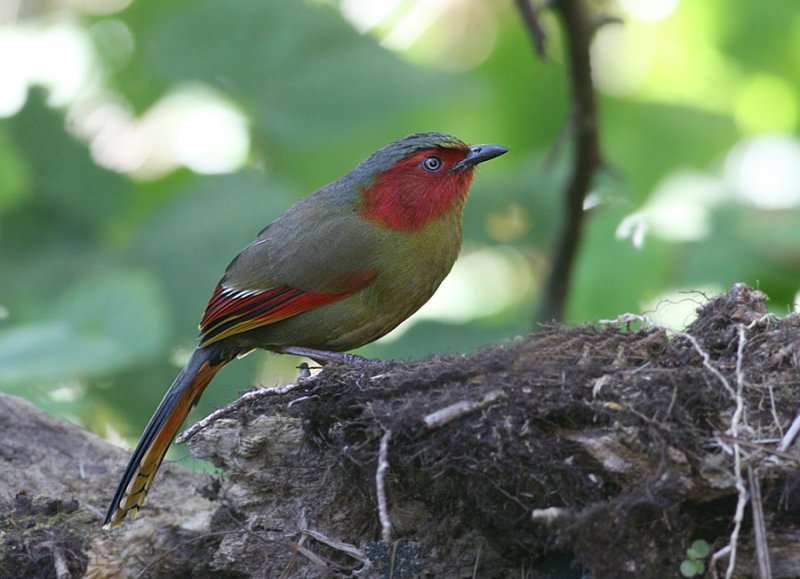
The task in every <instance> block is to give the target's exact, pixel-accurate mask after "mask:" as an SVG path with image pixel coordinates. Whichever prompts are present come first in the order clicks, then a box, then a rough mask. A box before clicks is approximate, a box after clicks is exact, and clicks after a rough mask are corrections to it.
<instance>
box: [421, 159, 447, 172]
mask: <svg viewBox="0 0 800 579" xmlns="http://www.w3.org/2000/svg"><path fill="white" fill-rule="evenodd" d="M442 165H444V163H443V162H442V159H441V158H440V157H437V156H436V155H428V156H427V157H425V159H424V160H423V161H422V168H423V169H425V170H426V171H428V172H429V173H436V171H438V170H439V169H441V168H442Z"/></svg>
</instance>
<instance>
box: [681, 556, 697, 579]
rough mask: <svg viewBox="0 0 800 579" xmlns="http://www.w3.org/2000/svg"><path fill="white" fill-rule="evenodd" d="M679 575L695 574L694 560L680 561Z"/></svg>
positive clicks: (689, 575)
mask: <svg viewBox="0 0 800 579" xmlns="http://www.w3.org/2000/svg"><path fill="white" fill-rule="evenodd" d="M681 575H683V576H684V577H694V576H695V575H697V567H695V565H694V561H690V560H688V559H686V560H685V561H684V562H683V563H681Z"/></svg>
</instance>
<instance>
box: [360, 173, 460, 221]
mask: <svg viewBox="0 0 800 579" xmlns="http://www.w3.org/2000/svg"><path fill="white" fill-rule="evenodd" d="M472 175H473V171H471V170H470V171H463V172H461V171H459V172H454V173H450V174H447V175H443V176H442V177H441V178H440V179H437V180H435V181H434V182H432V180H431V179H427V178H424V177H422V178H414V177H411V176H409V175H394V174H393V173H392V172H391V171H387V172H385V173H382V174H381V175H379V176H378V178H377V179H376V181H375V183H373V185H371V186H370V187H368V188H366V189H365V190H364V191H363V197H362V199H363V201H362V204H361V208H360V212H361V216H362V217H363V218H364V219H367V220H368V221H372V222H375V223H378V224H380V225H382V226H384V227H386V228H388V229H392V230H394V231H404V232H409V233H413V232H416V231H419V230H421V229H422V228H424V227H425V226H426V225H428V224H429V223H431V222H433V221H437V220H439V219H441V218H442V217H444V216H446V215H448V214H450V213H452V212H454V211H455V212H458V213H460V212H461V209H462V208H463V206H464V201H465V200H466V197H467V192H468V191H469V187H470V185H471V184H472Z"/></svg>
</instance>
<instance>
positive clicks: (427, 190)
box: [353, 133, 508, 232]
mask: <svg viewBox="0 0 800 579" xmlns="http://www.w3.org/2000/svg"><path fill="white" fill-rule="evenodd" d="M506 151H508V149H506V148H505V147H501V146H499V145H475V146H472V147H470V146H469V145H467V144H465V143H464V142H462V141H460V140H459V139H456V138H455V137H451V136H450V135H445V134H442V133H417V134H414V135H409V136H407V137H404V138H402V139H400V140H398V141H395V142H394V143H391V144H389V145H387V146H385V147H384V148H382V149H380V150H379V151H377V152H376V153H374V154H373V155H372V156H370V157H369V158H368V159H366V160H365V161H363V162H362V163H361V164H360V165H358V167H356V168H355V169H354V170H353V172H354V173H356V174H357V175H359V176H360V177H362V185H361V187H360V193H361V199H360V209H359V210H360V213H361V215H362V217H364V218H365V219H367V220H368V221H372V222H375V223H378V224H380V225H382V226H384V227H387V228H388V229H392V230H396V231H406V232H414V231H418V230H420V229H422V228H423V227H424V226H425V225H427V224H428V223H430V222H431V221H433V220H436V219H439V218H441V217H442V216H444V215H445V214H448V213H450V212H452V211H459V212H460V210H461V208H462V207H463V205H464V200H465V199H466V196H467V192H468V191H469V187H470V185H471V184H472V176H473V172H474V170H475V166H476V165H478V163H482V162H483V161H488V160H489V159H493V158H495V157H498V156H500V155H502V154H503V153H505V152H506Z"/></svg>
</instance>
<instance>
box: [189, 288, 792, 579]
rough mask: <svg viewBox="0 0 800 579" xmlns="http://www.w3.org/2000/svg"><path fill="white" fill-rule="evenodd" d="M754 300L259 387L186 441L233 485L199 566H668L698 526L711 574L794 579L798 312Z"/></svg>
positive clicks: (365, 572)
mask: <svg viewBox="0 0 800 579" xmlns="http://www.w3.org/2000/svg"><path fill="white" fill-rule="evenodd" d="M765 299H766V297H765V296H764V295H763V294H762V293H760V292H758V291H754V290H751V289H750V288H747V287H746V286H743V285H736V286H734V288H733V289H732V290H731V292H729V293H728V294H725V295H723V296H721V297H719V298H717V299H714V300H712V301H710V302H709V303H707V304H706V305H705V306H703V307H702V308H701V309H700V311H699V317H698V319H697V321H696V322H695V323H694V324H692V325H691V326H690V327H689V328H688V329H687V330H686V331H685V333H680V332H671V331H668V330H667V329H665V328H661V327H657V326H655V325H654V324H650V323H649V322H648V320H646V319H644V318H640V317H636V316H629V317H627V318H625V319H622V320H621V321H618V322H616V323H605V324H597V325H585V326H581V327H577V328H564V327H560V326H550V327H545V328H543V329H542V330H541V331H539V332H537V333H536V334H533V335H531V336H529V337H527V338H525V339H518V340H516V341H514V342H512V343H509V344H506V345H503V346H500V347H493V348H489V349H486V350H484V351H482V352H479V353H478V354H476V355H474V356H470V357H463V356H458V357H437V358H433V359H431V360H429V361H426V362H421V363H405V362H386V363H381V364H379V365H375V366H372V365H369V366H363V367H328V368H326V369H325V370H324V371H323V372H321V373H320V374H319V375H317V376H316V377H315V378H313V379H310V380H306V381H303V382H301V383H299V384H298V385H297V387H296V388H294V389H293V390H291V391H289V392H286V391H284V392H283V393H282V394H278V395H266V396H261V397H260V400H257V401H255V402H249V403H248V404H247V405H244V406H243V407H240V408H238V409H237V410H236V411H235V412H233V413H231V414H230V416H228V417H226V418H222V419H220V420H217V421H215V422H214V423H213V424H212V425H211V426H210V427H209V428H206V429H205V430H203V431H201V432H200V434H199V435H197V436H196V437H195V438H194V439H193V440H192V443H191V444H192V447H193V452H195V454H197V455H199V456H202V457H205V458H209V459H210V460H212V461H213V462H215V463H216V464H217V465H219V466H221V467H223V468H224V469H225V471H226V473H227V476H228V479H229V480H228V481H226V482H225V483H224V484H223V486H222V489H221V493H220V499H221V501H222V505H223V506H222V507H221V508H220V510H219V512H218V514H217V516H216V517H215V519H214V522H213V524H212V529H211V531H212V532H224V533H227V535H226V537H225V538H224V539H223V541H222V544H221V545H220V547H219V549H218V551H217V552H216V553H215V559H214V563H213V565H214V566H215V567H216V568H218V569H219V570H221V571H225V572H228V573H242V574H244V575H247V576H268V577H272V576H274V577H289V576H307V577H323V576H325V577H327V576H339V575H341V576H345V575H349V574H351V573H356V574H360V575H362V576H370V577H372V576H393V577H417V576H430V577H434V576H435V577H450V576H452V577H473V576H477V577H502V576H515V577H520V576H523V577H537V578H539V577H541V578H544V577H553V578H556V577H558V578H562V577H585V576H587V574H588V575H590V576H592V577H595V578H603V577H614V578H620V577H636V578H643V577H654V578H655V577H658V578H661V577H668V576H679V568H680V565H681V563H682V561H683V560H685V559H686V558H687V554H686V549H687V548H688V547H689V546H690V545H691V543H692V542H693V541H695V540H698V539H699V540H704V541H706V542H707V543H709V544H710V545H711V546H712V555H713V558H712V557H711V556H709V557H708V558H706V560H705V561H704V563H705V565H707V566H710V572H711V573H712V574H713V575H716V576H719V577H726V576H727V577H731V576H733V577H750V576H757V570H756V569H757V565H758V562H759V559H760V560H761V564H762V565H764V564H766V565H769V564H770V562H771V573H772V576H773V577H796V576H800V547H798V546H797V545H796V541H795V537H796V536H797V535H796V533H797V532H799V531H800V529H798V523H800V515H798V513H800V511H799V510H798V500H799V499H800V494H798V484H799V483H800V477H798V476H797V474H796V472H797V466H798V463H800V454H798V453H797V451H796V450H795V447H794V445H793V444H792V442H793V439H794V436H795V434H792V433H791V432H789V430H791V425H792V423H793V422H794V421H795V420H796V416H797V415H798V412H800V374H799V373H798V372H800V370H799V369H798V362H799V361H800V318H798V317H797V316H795V315H793V316H787V317H785V318H782V319H779V318H776V317H775V316H772V315H769V314H768V313H767V311H766V309H765V307H764V301H765ZM633 326H635V327H633ZM255 398H258V397H255ZM748 475H750V478H751V480H750V481H748ZM753 487H757V488H753ZM754 491H760V498H758V499H757V500H754V501H750V497H751V496H753V495H754V494H755V493H754ZM753 513H756V523H757V524H756V525H755V526H754V524H753V521H754V518H753ZM759 513H760V515H759ZM757 527H760V528H761V529H762V530H765V533H761V538H760V539H759V540H758V541H756V540H755V538H754V537H755V535H757V534H758V533H755V529H756V528H757ZM381 539H383V541H381ZM387 539H388V540H389V541H390V542H386V540H387ZM765 558H766V563H764V559H765Z"/></svg>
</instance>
